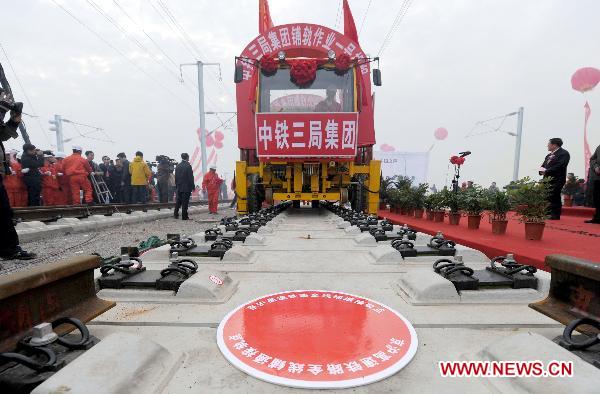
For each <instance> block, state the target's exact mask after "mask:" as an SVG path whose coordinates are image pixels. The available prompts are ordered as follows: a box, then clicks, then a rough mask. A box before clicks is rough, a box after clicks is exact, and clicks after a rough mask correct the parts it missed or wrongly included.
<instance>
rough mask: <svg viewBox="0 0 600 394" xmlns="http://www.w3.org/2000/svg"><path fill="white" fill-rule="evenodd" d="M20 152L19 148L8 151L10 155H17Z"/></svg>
mask: <svg viewBox="0 0 600 394" xmlns="http://www.w3.org/2000/svg"><path fill="white" fill-rule="evenodd" d="M18 152H19V151H18V150H16V149H11V150H9V151H8V154H9V155H16V154H17V153H18Z"/></svg>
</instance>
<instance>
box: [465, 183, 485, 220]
mask: <svg viewBox="0 0 600 394" xmlns="http://www.w3.org/2000/svg"><path fill="white" fill-rule="evenodd" d="M463 193H464V211H465V212H466V213H467V221H468V222H467V224H468V228H469V229H470V230H477V229H478V228H479V224H480V223H481V214H482V213H483V210H484V209H485V199H484V196H483V190H482V189H481V187H480V186H477V185H474V186H473V187H470V188H468V189H467V190H466V191H464V192H463Z"/></svg>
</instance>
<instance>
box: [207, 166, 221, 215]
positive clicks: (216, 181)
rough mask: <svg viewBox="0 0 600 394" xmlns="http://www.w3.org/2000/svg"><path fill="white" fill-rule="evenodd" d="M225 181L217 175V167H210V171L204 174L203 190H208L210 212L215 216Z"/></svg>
mask: <svg viewBox="0 0 600 394" xmlns="http://www.w3.org/2000/svg"><path fill="white" fill-rule="evenodd" d="M221 183H223V180H222V179H221V178H219V175H218V174H217V166H216V165H214V164H211V165H210V170H209V171H208V172H207V173H206V174H204V178H203V179H202V190H206V191H207V194H208V211H209V213H211V214H213V215H215V214H216V213H217V207H218V205H219V190H221Z"/></svg>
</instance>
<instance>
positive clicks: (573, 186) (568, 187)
mask: <svg viewBox="0 0 600 394" xmlns="http://www.w3.org/2000/svg"><path fill="white" fill-rule="evenodd" d="M578 181H579V180H578V179H577V177H576V176H575V175H573V174H569V175H568V176H567V182H566V183H565V185H564V186H563V188H562V195H563V201H564V205H565V207H572V206H573V198H574V197H575V194H577V192H578V190H579V183H578Z"/></svg>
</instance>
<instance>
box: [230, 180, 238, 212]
mask: <svg viewBox="0 0 600 394" xmlns="http://www.w3.org/2000/svg"><path fill="white" fill-rule="evenodd" d="M231 191H232V192H233V199H232V200H231V204H229V208H233V207H235V206H236V204H237V192H236V191H235V173H234V174H233V179H232V180H231Z"/></svg>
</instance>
